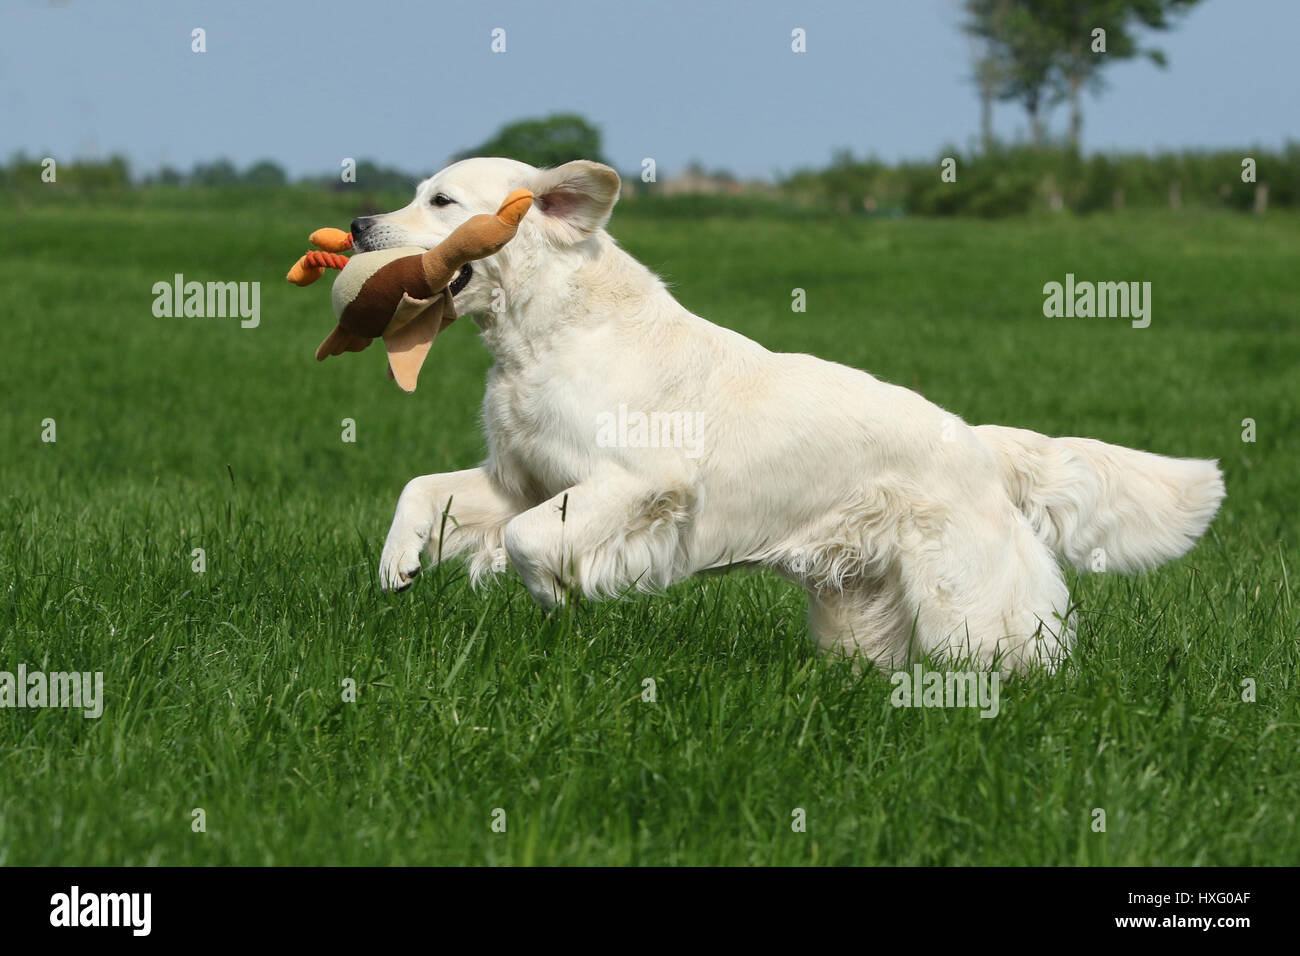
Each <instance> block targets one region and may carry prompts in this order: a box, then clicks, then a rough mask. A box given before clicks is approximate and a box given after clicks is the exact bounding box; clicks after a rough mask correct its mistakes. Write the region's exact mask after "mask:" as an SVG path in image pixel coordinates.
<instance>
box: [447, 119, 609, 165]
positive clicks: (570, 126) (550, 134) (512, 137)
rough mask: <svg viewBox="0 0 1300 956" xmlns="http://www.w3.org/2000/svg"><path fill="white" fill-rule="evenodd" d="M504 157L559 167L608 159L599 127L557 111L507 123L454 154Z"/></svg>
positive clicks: (462, 156)
mask: <svg viewBox="0 0 1300 956" xmlns="http://www.w3.org/2000/svg"><path fill="white" fill-rule="evenodd" d="M471 156H505V157H507V158H508V159H517V160H519V161H520V162H522V163H528V164H529V165H530V166H559V165H561V164H562V163H567V162H569V161H570V160H574V159H590V160H594V161H596V162H598V163H604V162H606V160H605V159H604V156H603V154H602V151H601V144H600V130H598V129H597V128H596V127H595V126H593V125H592V124H591V123H589V122H588V121H587V120H586V119H584V118H583V117H581V116H579V115H577V114H576V113H556V114H554V115H552V116H546V117H543V118H541V119H524V120H516V121H515V122H513V123H507V124H506V125H505V126H503V127H501V129H500V130H498V131H497V133H496V135H495V136H493V137H492V138H491V139H489V140H488V141H487V142H485V143H480V144H479V145H478V146H475V147H474V148H473V149H469V150H466V151H464V152H462V153H459V154H457V155H456V156H455V158H456V159H468V158H469V157H471Z"/></svg>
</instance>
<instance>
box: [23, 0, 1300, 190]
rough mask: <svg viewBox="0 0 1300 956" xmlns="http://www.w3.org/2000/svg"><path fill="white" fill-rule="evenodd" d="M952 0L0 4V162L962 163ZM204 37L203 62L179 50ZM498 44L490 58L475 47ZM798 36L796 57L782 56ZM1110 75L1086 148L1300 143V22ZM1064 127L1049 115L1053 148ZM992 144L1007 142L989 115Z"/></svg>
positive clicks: (1199, 30)
mask: <svg viewBox="0 0 1300 956" xmlns="http://www.w3.org/2000/svg"><path fill="white" fill-rule="evenodd" d="M960 8H961V3H960V0H856V2H854V0H799V2H776V0H771V2H768V0H749V2H722V0H654V2H641V0H459V2H454V3H450V2H444V0H393V2H383V0H311V2H298V0H284V2H275V0H261V2H246V0H220V2H213V0H134V2H128V0H0V104H2V105H0V158H7V157H8V156H10V155H11V154H13V153H15V152H18V151H24V152H26V153H27V154H28V155H29V156H32V155H34V156H37V157H44V156H53V157H55V158H56V159H65V160H66V159H67V158H79V157H92V158H102V157H104V156H106V155H109V154H113V153H121V154H125V155H126V156H127V157H128V158H129V159H130V160H131V163H132V167H133V169H134V170H136V171H137V172H147V171H151V170H154V169H156V168H158V167H159V166H160V165H162V164H164V163H165V164H169V165H172V166H175V167H177V168H180V169H188V168H189V167H190V166H192V165H193V164H194V163H195V162H196V161H200V160H202V161H209V160H213V159H216V158H219V157H226V158H229V159H231V160H233V161H234V162H235V163H236V164H238V165H239V166H241V167H243V166H246V165H248V164H249V163H252V162H253V161H255V160H258V159H262V158H270V159H273V160H275V161H276V162H278V163H280V164H281V165H282V166H283V167H284V168H285V169H286V170H287V171H288V172H289V173H290V174H291V175H294V176H297V175H302V174H308V173H323V172H329V171H335V170H337V169H338V168H339V164H340V162H341V160H342V159H343V158H344V157H352V158H356V159H362V158H370V159H374V160H376V161H377V162H379V163H380V164H381V165H386V166H396V167H398V168H401V169H404V170H408V171H410V172H414V173H420V174H428V173H431V172H433V171H434V170H436V169H438V168H439V167H441V166H442V165H444V163H445V161H446V159H447V158H448V157H449V156H450V155H452V154H453V153H456V152H459V151H461V150H464V149H468V148H471V147H473V146H475V145H476V144H478V143H481V142H484V141H485V140H486V139H487V138H488V137H489V136H491V134H492V133H493V132H494V131H495V130H496V129H497V128H498V127H500V126H501V125H502V124H503V123H505V122H508V121H510V120H513V119H517V118H521V117H526V116H539V115H546V114H549V113H553V112H561V111H563V112H579V113H582V114H584V115H585V116H587V117H588V118H589V119H591V120H592V121H594V122H595V123H596V124H597V125H598V126H599V127H600V129H601V131H602V133H603V134H604V144H605V152H606V154H607V156H608V157H609V158H610V160H611V161H612V162H613V164H614V165H615V166H617V167H618V168H620V169H623V170H636V169H639V168H640V166H641V163H642V160H643V159H644V158H646V157H650V158H653V159H654V160H655V161H656V164H657V166H658V168H659V170H660V171H661V175H662V174H663V172H671V171H674V170H679V169H681V168H682V167H683V166H685V165H686V164H687V163H688V162H690V161H691V160H699V161H701V162H703V163H704V164H705V165H706V166H707V167H709V168H710V169H714V168H724V169H728V170H730V171H732V172H734V173H736V174H738V175H741V176H743V177H762V178H770V177H773V176H776V175H779V174H782V173H786V172H790V171H792V170H793V169H796V168H800V167H813V166H820V165H824V164H825V163H826V162H827V161H828V160H829V159H830V157H831V155H832V153H833V151H835V150H836V149H840V148H848V149H851V150H852V151H853V152H854V153H855V154H858V155H864V154H872V155H875V156H878V157H880V158H882V159H885V160H897V159H904V158H908V159H924V158H932V157H934V156H937V155H939V150H940V148H941V147H942V146H944V145H946V144H956V145H958V146H967V145H971V144H973V143H974V141H975V137H976V134H977V132H978V128H979V104H978V101H977V98H976V95H975V91H974V88H973V86H972V84H971V83H970V80H969V77H970V72H971V66H970V53H971V48H970V43H969V40H968V39H967V38H966V37H965V36H964V35H963V34H962V32H961V29H960V22H961V12H960ZM195 28H202V29H203V30H205V31H206V45H207V51H206V52H204V53H195V52H193V51H192V50H191V42H192V41H191V31H192V30H194V29H195ZM496 28H500V29H502V30H504V31H505V47H506V49H505V52H503V53H494V52H493V51H492V49H491V45H492V41H493V37H492V32H493V30H494V29H496ZM795 28H800V29H803V30H804V31H805V32H806V37H807V52H805V53H794V52H792V51H791V31H792V30H793V29H795ZM1148 41H1149V43H1153V44H1155V45H1157V46H1159V47H1161V48H1162V49H1163V50H1164V51H1165V53H1166V54H1167V55H1168V58H1169V66H1168V68H1167V69H1165V70H1161V69H1159V68H1157V67H1155V66H1154V65H1151V64H1149V63H1146V62H1126V63H1124V62H1121V63H1117V64H1116V65H1114V66H1113V67H1111V68H1110V69H1108V70H1107V71H1106V73H1105V75H1106V79H1107V88H1106V90H1105V91H1104V92H1103V93H1102V94H1101V95H1100V96H1099V97H1091V96H1090V97H1089V98H1088V99H1087V100H1086V103H1085V110H1084V129H1083V142H1084V148H1085V150H1088V151H1093V150H1146V151H1149V150H1155V149H1165V148H1183V147H1244V146H1264V147H1278V146H1281V145H1282V144H1284V143H1285V142H1286V141H1287V140H1289V139H1296V140H1300V66H1298V65H1297V64H1300V57H1298V56H1297V54H1296V45H1297V43H1298V42H1300V0H1203V2H1202V3H1201V5H1200V6H1198V7H1197V8H1195V9H1193V11H1192V12H1191V14H1190V15H1189V16H1187V17H1186V18H1185V19H1183V20H1182V21H1181V23H1180V25H1179V26H1178V27H1176V28H1175V29H1174V30H1173V31H1170V32H1167V33H1163V34H1159V35H1151V36H1149V37H1148ZM1065 123H1066V115H1065V110H1064V108H1059V109H1057V110H1056V112H1055V113H1054V114H1053V115H1052V117H1051V125H1052V128H1053V130H1054V131H1055V132H1057V133H1060V132H1062V131H1063V130H1064V127H1065ZM995 126H996V129H997V131H998V133H999V134H1000V135H1002V136H1005V137H1009V138H1010V137H1016V136H1022V137H1023V136H1024V135H1025V132H1026V123H1025V120H1024V114H1023V111H1021V110H1020V109H1019V107H1016V106H1014V105H1005V106H999V107H998V109H997V112H996V114H995Z"/></svg>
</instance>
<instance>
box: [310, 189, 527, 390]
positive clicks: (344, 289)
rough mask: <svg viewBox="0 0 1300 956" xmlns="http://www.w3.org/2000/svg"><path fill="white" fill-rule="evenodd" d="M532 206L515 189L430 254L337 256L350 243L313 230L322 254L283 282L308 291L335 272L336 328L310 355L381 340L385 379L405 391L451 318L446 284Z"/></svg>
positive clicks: (336, 233)
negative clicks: (385, 361)
mask: <svg viewBox="0 0 1300 956" xmlns="http://www.w3.org/2000/svg"><path fill="white" fill-rule="evenodd" d="M532 204H533V194H532V193H531V192H529V191H528V190H527V189H516V190H515V191H514V192H512V193H511V194H510V195H509V196H507V197H506V199H505V202H503V203H502V204H501V208H499V209H498V210H497V211H496V213H495V214H486V213H485V214H482V215H478V216H472V217H470V218H469V219H467V220H465V221H464V222H463V223H461V224H460V225H459V226H457V227H456V229H455V230H454V231H453V232H452V234H451V235H449V236H448V237H447V238H446V239H444V240H443V241H442V242H440V243H439V244H438V245H436V246H434V247H433V248H432V249H429V250H427V251H426V250H424V249H421V248H419V247H417V246H401V247H399V248H395V249H380V250H378V251H376V252H360V253H357V254H356V255H354V256H352V257H351V258H347V257H345V256H343V255H341V254H340V253H342V251H343V250H344V249H350V248H352V237H351V236H350V235H349V234H348V233H345V232H343V231H341V230H339V229H318V230H316V232H313V233H312V234H311V237H310V241H311V242H312V244H314V245H317V246H320V247H321V248H322V249H324V250H325V251H324V252H309V253H307V254H306V255H305V256H303V257H302V258H300V259H299V260H298V261H297V262H296V263H294V266H293V268H292V269H290V270H289V274H288V275H287V276H286V278H287V279H288V280H289V281H290V282H292V283H294V284H295V285H310V284H311V283H313V282H315V281H316V280H317V279H319V278H320V277H321V275H322V274H323V273H324V271H325V269H341V270H342V271H341V272H340V273H339V275H338V278H337V279H335V280H334V290H333V295H332V301H333V305H334V315H335V316H336V317H337V318H338V325H336V326H335V327H334V331H333V332H331V333H330V334H329V335H328V336H326V338H325V341H324V342H322V343H321V344H320V347H319V348H318V349H316V360H317V361H324V360H325V359H326V358H328V357H329V356H331V355H342V354H343V353H344V352H360V351H361V350H362V349H364V348H365V347H366V346H368V345H369V344H370V343H371V342H373V341H374V340H375V339H377V338H380V337H381V336H382V337H383V340H384V345H385V346H386V347H387V349H388V371H389V375H390V376H391V377H392V378H393V379H394V380H396V382H397V384H398V385H400V386H401V387H402V389H403V390H405V391H407V392H413V391H415V383H416V379H417V378H418V377H419V374H420V367H421V366H422V365H423V364H424V358H425V356H426V355H428V354H429V347H430V346H431V345H433V340H434V338H435V337H436V336H437V334H438V333H439V332H441V331H442V330H443V329H445V328H446V327H447V326H448V325H450V324H451V323H452V322H453V321H454V320H455V318H456V307H455V304H454V303H453V302H452V296H453V295H454V294H455V293H456V292H459V291H460V290H459V289H458V288H456V287H455V283H453V282H452V277H453V276H455V275H456V273H457V272H459V271H460V270H461V268H462V267H463V266H465V265H466V264H468V263H469V262H472V261H474V260H475V259H482V258H485V257H486V256H490V255H492V254H493V253H495V252H498V251H499V250H500V249H501V248H502V247H503V246H504V245H505V244H506V243H507V242H509V241H510V240H511V239H513V238H514V236H515V233H516V232H517V231H518V230H519V223H520V221H521V220H522V219H523V218H524V214H525V213H527V212H528V210H529V208H530V207H531V206H532Z"/></svg>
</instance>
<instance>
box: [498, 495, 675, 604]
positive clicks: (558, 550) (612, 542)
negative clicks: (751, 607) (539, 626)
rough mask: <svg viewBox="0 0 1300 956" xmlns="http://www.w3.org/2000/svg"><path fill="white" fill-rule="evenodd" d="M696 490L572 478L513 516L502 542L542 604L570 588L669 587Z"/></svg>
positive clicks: (594, 591) (589, 591)
mask: <svg viewBox="0 0 1300 956" xmlns="http://www.w3.org/2000/svg"><path fill="white" fill-rule="evenodd" d="M692 507H693V496H692V495H691V494H690V492H689V490H688V489H686V488H684V487H680V488H673V487H660V486H657V485H656V484H652V483H650V482H648V481H647V480H645V479H644V478H640V477H638V476H635V475H630V474H626V473H621V474H618V475H613V476H610V475H605V476H602V477H601V478H600V479H599V480H596V479H592V480H589V481H585V482H583V483H581V484H578V485H574V486H573V487H572V488H569V489H568V490H566V491H563V492H561V493H560V494H558V495H556V496H555V497H553V498H551V499H549V500H548V501H544V502H542V504H540V505H538V506H536V507H535V508H530V509H529V510H528V511H525V512H524V513H523V514H521V515H519V516H517V517H515V518H513V519H512V520H511V521H510V523H509V524H508V525H506V529H505V538H504V540H505V548H506V553H507V554H508V555H509V556H510V563H511V564H512V565H513V566H514V568H515V570H516V571H518V572H519V574H520V576H521V577H522V578H523V579H524V583H525V584H526V585H527V586H528V590H529V593H531V594H532V596H533V598H534V600H536V601H537V603H538V604H540V605H542V607H545V608H551V607H554V606H555V605H556V604H558V603H563V602H564V600H565V598H566V596H567V593H568V592H570V591H572V592H574V593H579V594H582V595H584V596H586V597H590V598H601V597H611V596H614V595H618V594H621V593H624V592H626V591H629V590H641V591H653V590H658V589H660V588H664V587H667V586H668V585H669V584H671V583H672V582H673V581H674V580H675V579H676V578H677V577H680V576H682V575H681V574H679V571H680V570H681V568H682V567H683V566H684V564H685V558H684V552H685V548H684V547H683V542H684V536H685V535H686V534H687V533H688V530H689V526H690V520H691V511H692Z"/></svg>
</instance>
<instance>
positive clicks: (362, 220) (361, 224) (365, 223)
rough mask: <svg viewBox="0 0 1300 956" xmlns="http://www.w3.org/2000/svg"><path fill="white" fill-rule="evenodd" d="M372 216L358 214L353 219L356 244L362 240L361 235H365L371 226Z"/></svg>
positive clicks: (353, 240) (353, 239) (353, 237)
mask: <svg viewBox="0 0 1300 956" xmlns="http://www.w3.org/2000/svg"><path fill="white" fill-rule="evenodd" d="M371 218H372V217H370V216H358V217H357V218H356V219H353V220H352V242H353V244H354V245H355V244H356V243H359V242H360V241H361V237H362V236H364V235H365V234H366V230H367V229H369V228H370V220H371Z"/></svg>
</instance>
